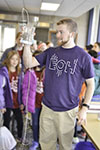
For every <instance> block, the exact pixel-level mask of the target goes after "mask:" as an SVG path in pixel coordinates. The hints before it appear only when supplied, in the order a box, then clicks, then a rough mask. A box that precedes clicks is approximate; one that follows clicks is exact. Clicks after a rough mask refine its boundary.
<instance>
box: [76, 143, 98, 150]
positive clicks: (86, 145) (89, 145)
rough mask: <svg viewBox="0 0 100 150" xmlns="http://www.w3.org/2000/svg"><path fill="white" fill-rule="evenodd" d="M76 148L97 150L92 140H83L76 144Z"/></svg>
mask: <svg viewBox="0 0 100 150" xmlns="http://www.w3.org/2000/svg"><path fill="white" fill-rule="evenodd" d="M75 150H96V149H95V147H94V145H93V144H92V143H91V142H89V141H86V142H85V141H82V142H79V143H77V144H76V147H75Z"/></svg>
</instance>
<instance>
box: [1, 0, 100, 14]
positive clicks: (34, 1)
mask: <svg viewBox="0 0 100 150" xmlns="http://www.w3.org/2000/svg"><path fill="white" fill-rule="evenodd" d="M41 2H51V3H60V7H59V8H58V10H57V11H56V12H52V11H41V10H40V6H41ZM99 4H100V0H0V14H3V13H6V14H11V13H13V14H15V13H21V10H22V8H23V7H24V8H26V9H27V10H28V12H29V14H33V15H34V14H35V15H53V16H63V17H64V16H68V17H79V16H81V15H82V14H84V13H86V12H87V11H89V10H90V9H91V8H93V7H95V6H97V5H99Z"/></svg>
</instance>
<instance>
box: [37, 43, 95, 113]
mask: <svg viewBox="0 0 100 150" xmlns="http://www.w3.org/2000/svg"><path fill="white" fill-rule="evenodd" d="M36 59H37V60H38V62H39V63H40V64H41V65H42V66H43V65H45V67H46V70H45V80H44V97H43V103H44V104H45V105H46V106H47V107H49V108H50V109H52V110H54V111H67V110H70V109H73V108H75V107H76V106H78V95H79V93H80V91H81V86H82V83H83V81H84V80H85V79H88V78H92V77H93V76H94V69H93V63H92V60H91V56H90V55H89V54H87V53H86V52H85V51H84V50H83V49H82V48H80V47H78V46H75V47H73V48H70V49H66V48H63V47H56V48H49V49H47V50H46V51H44V52H43V53H41V54H40V55H37V56H36Z"/></svg>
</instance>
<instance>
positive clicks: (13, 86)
mask: <svg viewBox="0 0 100 150" xmlns="http://www.w3.org/2000/svg"><path fill="white" fill-rule="evenodd" d="M10 85H11V90H12V91H13V92H15V93H17V91H18V90H17V89H18V88H17V85H18V77H16V79H15V77H14V76H13V77H12V78H11V82H10Z"/></svg>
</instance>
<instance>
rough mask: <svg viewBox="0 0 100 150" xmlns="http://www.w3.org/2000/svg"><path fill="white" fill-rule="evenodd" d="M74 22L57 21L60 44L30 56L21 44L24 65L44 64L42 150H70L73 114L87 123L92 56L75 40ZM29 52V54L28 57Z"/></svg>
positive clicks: (81, 121) (28, 48) (92, 89)
mask: <svg viewBox="0 0 100 150" xmlns="http://www.w3.org/2000/svg"><path fill="white" fill-rule="evenodd" d="M76 31H77V24H76V22H75V21H73V20H72V19H63V20H60V21H59V22H58V23H57V34H56V35H57V40H58V43H59V45H60V46H58V47H56V48H52V47H51V48H49V49H47V50H46V51H44V52H43V53H41V54H40V55H38V56H36V57H35V58H34V57H33V58H32V55H31V53H30V46H28V45H26V46H25V48H24V53H23V58H24V63H25V66H26V68H31V67H33V66H37V65H41V66H43V65H45V67H46V69H45V81H44V87H45V88H44V97H43V104H42V112H41V116H40V145H41V149H42V150H56V144H57V139H58V140H59V147H60V150H71V145H72V139H73V132H74V127H75V119H76V115H77V116H78V123H79V124H82V123H86V112H87V109H88V107H89V103H90V101H91V98H92V95H93V91H94V78H93V77H94V71H93V64H92V61H91V57H90V56H89V55H88V54H87V53H86V52H85V51H84V50H83V49H82V48H80V47H78V46H76V45H75V43H74V37H75V34H76ZM27 56H28V57H27ZM84 81H86V83H87V91H86V95H85V100H84V104H83V105H82V108H81V110H80V111H79V112H78V113H77V111H78V95H79V93H80V90H81V86H82V83H83V82H84Z"/></svg>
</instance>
